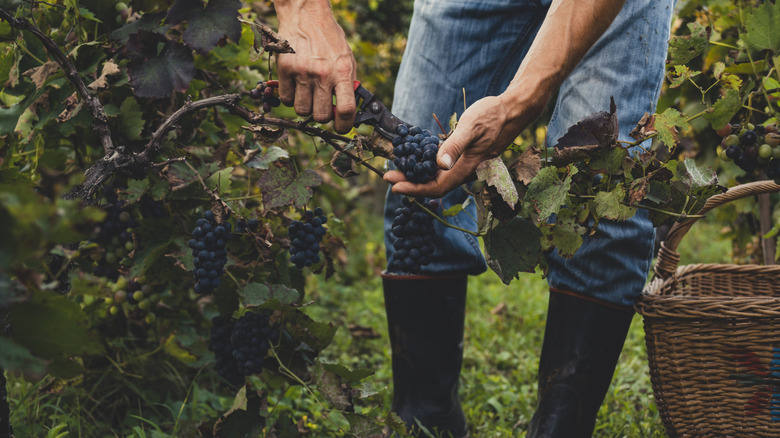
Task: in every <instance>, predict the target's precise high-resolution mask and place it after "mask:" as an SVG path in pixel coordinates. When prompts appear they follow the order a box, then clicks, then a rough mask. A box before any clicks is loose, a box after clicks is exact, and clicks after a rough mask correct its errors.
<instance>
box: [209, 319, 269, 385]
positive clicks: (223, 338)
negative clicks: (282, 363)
mask: <svg viewBox="0 0 780 438" xmlns="http://www.w3.org/2000/svg"><path fill="white" fill-rule="evenodd" d="M212 324H213V326H212V328H211V341H210V342H209V350H211V351H212V352H214V356H215V357H216V361H217V364H216V368H217V373H219V375H221V376H222V377H224V378H225V379H226V380H228V381H229V382H230V383H232V384H234V385H239V384H241V383H242V382H243V380H244V376H250V375H252V374H257V373H260V372H261V371H262V370H263V365H265V357H266V355H267V354H268V350H269V348H270V345H271V342H277V341H278V339H279V330H277V329H275V328H273V327H271V325H270V319H269V317H268V315H267V314H265V313H260V312H247V313H245V314H244V316H242V317H241V318H239V319H238V320H235V319H233V318H223V317H220V316H218V317H216V318H214V319H213V320H212Z"/></svg>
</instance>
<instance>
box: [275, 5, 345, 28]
mask: <svg viewBox="0 0 780 438" xmlns="http://www.w3.org/2000/svg"><path fill="white" fill-rule="evenodd" d="M274 10H275V11H276V17H277V18H278V19H279V23H280V24H281V23H288V22H297V21H298V17H300V16H301V15H304V14H305V15H309V16H324V17H328V16H331V14H332V13H331V10H330V0H274Z"/></svg>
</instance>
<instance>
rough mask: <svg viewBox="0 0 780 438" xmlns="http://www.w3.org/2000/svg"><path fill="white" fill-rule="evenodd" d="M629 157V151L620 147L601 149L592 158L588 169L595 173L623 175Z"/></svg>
mask: <svg viewBox="0 0 780 438" xmlns="http://www.w3.org/2000/svg"><path fill="white" fill-rule="evenodd" d="M627 156H628V150H627V149H623V148H620V147H616V148H609V149H600V150H598V151H597V152H596V153H595V154H594V156H593V158H591V160H590V163H588V168H590V170H591V171H593V172H598V173H605V174H609V175H621V174H623V173H624V167H623V165H624V164H626V157H627ZM630 161H631V163H633V162H634V161H633V160H630ZM631 163H628V164H631ZM629 170H630V169H629Z"/></svg>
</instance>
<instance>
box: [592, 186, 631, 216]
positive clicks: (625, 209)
mask: <svg viewBox="0 0 780 438" xmlns="http://www.w3.org/2000/svg"><path fill="white" fill-rule="evenodd" d="M625 199H626V188H625V187H623V185H622V184H618V186H617V187H615V188H614V189H613V190H611V191H609V192H598V193H597V194H596V199H594V200H593V209H592V210H593V212H594V213H595V214H596V216H597V217H603V218H606V219H612V220H618V221H624V220H626V219H628V218H630V217H631V216H633V215H634V214H635V213H636V207H631V206H628V205H625V204H624V201H625Z"/></svg>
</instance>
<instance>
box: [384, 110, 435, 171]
mask: <svg viewBox="0 0 780 438" xmlns="http://www.w3.org/2000/svg"><path fill="white" fill-rule="evenodd" d="M397 133H398V135H397V136H396V137H393V147H394V149H393V155H395V158H394V159H393V163H394V164H395V166H396V167H397V168H398V170H400V171H401V172H403V174H404V175H405V176H406V179H408V180H409V181H411V182H413V183H426V182H428V181H430V180H431V179H432V178H433V176H434V175H436V172H437V171H438V170H439V167H438V166H437V165H436V154H437V153H438V152H439V139H438V137H436V136H434V135H432V134H431V132H430V131H428V130H427V129H422V128H420V127H419V126H412V127H409V126H407V125H404V124H401V125H398V130H397Z"/></svg>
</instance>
